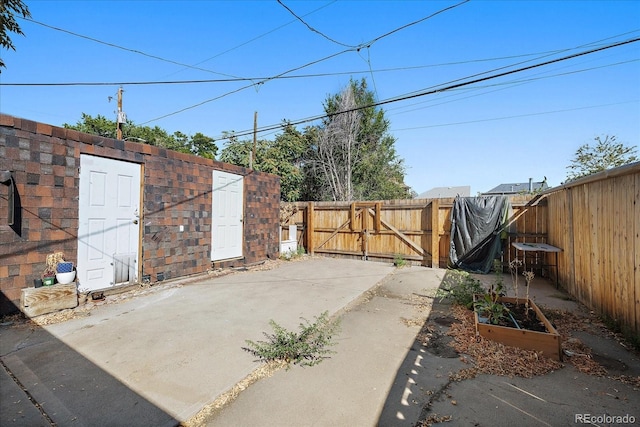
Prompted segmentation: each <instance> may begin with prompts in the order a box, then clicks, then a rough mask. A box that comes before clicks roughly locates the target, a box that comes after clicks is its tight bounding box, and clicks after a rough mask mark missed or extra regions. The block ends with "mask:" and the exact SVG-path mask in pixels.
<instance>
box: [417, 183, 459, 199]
mask: <svg viewBox="0 0 640 427" xmlns="http://www.w3.org/2000/svg"><path fill="white" fill-rule="evenodd" d="M470 194H471V186H470V185H463V186H459V187H434V188H432V189H431V190H428V191H425V192H424V193H420V194H418V196H417V197H416V199H446V198H450V197H456V196H460V197H469V196H470Z"/></svg>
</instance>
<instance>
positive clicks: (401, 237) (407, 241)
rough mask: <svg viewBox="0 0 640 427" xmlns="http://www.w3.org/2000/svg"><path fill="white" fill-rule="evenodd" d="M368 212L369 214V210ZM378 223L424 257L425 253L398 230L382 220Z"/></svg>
mask: <svg viewBox="0 0 640 427" xmlns="http://www.w3.org/2000/svg"><path fill="white" fill-rule="evenodd" d="M369 212H371V209H369ZM380 221H381V222H382V225H384V226H385V227H387V228H388V229H389V230H391V231H393V232H394V233H396V235H397V236H398V237H400V239H402V240H403V241H404V242H405V243H406V244H407V245H409V246H411V247H412V248H413V249H414V250H415V251H416V252H418V253H419V254H420V255H422V256H425V255H426V252H425V251H424V249H422V248H421V247H420V246H418V245H416V244H415V243H414V242H413V241H412V240H411V239H409V238H408V237H407V236H405V235H404V234H403V233H402V232H401V231H400V230H398V229H397V228H395V227H394V226H393V225H391V224H389V223H388V222H386V221H384V220H382V219H381V220H380Z"/></svg>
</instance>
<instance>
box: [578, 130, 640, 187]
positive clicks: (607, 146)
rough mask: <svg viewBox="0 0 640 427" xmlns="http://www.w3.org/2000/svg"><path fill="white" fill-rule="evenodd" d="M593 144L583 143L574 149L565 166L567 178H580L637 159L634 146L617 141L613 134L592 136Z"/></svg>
mask: <svg viewBox="0 0 640 427" xmlns="http://www.w3.org/2000/svg"><path fill="white" fill-rule="evenodd" d="M594 140H595V141H596V144H595V145H593V146H592V145H589V144H584V145H582V146H580V147H579V148H578V149H577V150H576V154H575V157H574V158H573V159H572V160H571V164H570V165H569V166H567V169H568V170H569V171H568V172H567V180H569V181H571V180H574V179H578V178H581V177H583V176H587V175H591V174H594V173H596V172H600V171H603V170H606V169H610V168H615V167H618V166H622V165H626V164H627V163H632V162H636V161H638V158H637V157H636V156H635V153H636V147H635V146H632V147H628V146H626V145H624V144H622V143H619V142H617V140H616V137H615V136H610V135H605V136H604V139H603V138H601V137H599V136H597V137H596V138H594Z"/></svg>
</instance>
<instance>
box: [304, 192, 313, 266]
mask: <svg viewBox="0 0 640 427" xmlns="http://www.w3.org/2000/svg"><path fill="white" fill-rule="evenodd" d="M306 219H307V223H306V224H305V227H306V230H307V253H309V254H310V255H313V252H314V247H313V243H314V242H313V235H314V231H313V226H314V223H313V219H314V218H313V202H309V203H308V204H307V218H306Z"/></svg>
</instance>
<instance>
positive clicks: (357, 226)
mask: <svg viewBox="0 0 640 427" xmlns="http://www.w3.org/2000/svg"><path fill="white" fill-rule="evenodd" d="M434 208H435V212H437V211H438V207H437V200H436V201H430V202H429V203H426V204H425V203H421V204H415V203H413V204H399V205H388V204H386V203H385V204H383V203H382V202H353V203H350V204H343V205H335V204H334V205H332V206H322V205H319V206H314V204H313V203H310V204H309V206H307V209H306V218H305V226H306V230H305V232H306V233H305V237H306V245H305V246H306V248H307V251H308V252H309V253H326V254H335V255H348V256H360V257H362V259H363V260H369V259H394V258H402V259H404V260H410V261H419V262H420V263H421V264H423V265H431V266H433V264H434V263H433V260H434V259H435V260H436V262H435V265H436V266H438V264H439V260H438V258H439V243H440V242H439V237H440V236H439V233H438V230H439V229H440V226H439V222H438V215H437V214H436V215H433V212H434ZM434 229H435V230H436V232H435V233H432V231H431V230H434ZM427 248H428V249H427ZM434 248H435V249H434Z"/></svg>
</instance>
